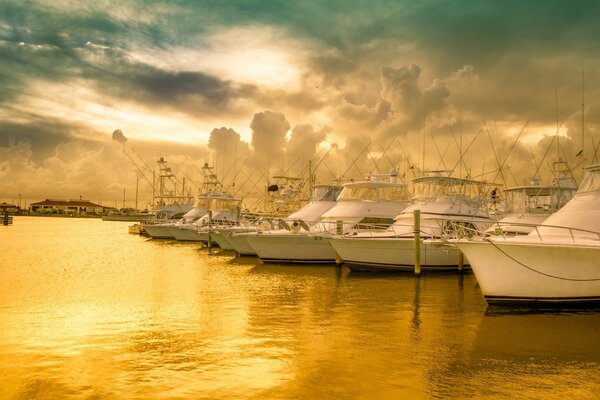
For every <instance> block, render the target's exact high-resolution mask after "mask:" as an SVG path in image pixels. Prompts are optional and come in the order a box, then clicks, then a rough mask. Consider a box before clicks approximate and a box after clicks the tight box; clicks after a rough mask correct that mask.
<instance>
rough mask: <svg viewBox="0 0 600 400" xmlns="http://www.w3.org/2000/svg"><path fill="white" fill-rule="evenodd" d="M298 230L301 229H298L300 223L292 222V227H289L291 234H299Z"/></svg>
mask: <svg viewBox="0 0 600 400" xmlns="http://www.w3.org/2000/svg"><path fill="white" fill-rule="evenodd" d="M300 229H301V227H300V223H299V222H298V221H294V222H293V223H292V225H291V226H290V231H291V232H292V233H298V232H300Z"/></svg>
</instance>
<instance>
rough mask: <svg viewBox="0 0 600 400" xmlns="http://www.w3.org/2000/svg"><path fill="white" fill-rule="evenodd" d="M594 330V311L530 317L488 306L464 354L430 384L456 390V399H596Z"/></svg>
mask: <svg viewBox="0 0 600 400" xmlns="http://www.w3.org/2000/svg"><path fill="white" fill-rule="evenodd" d="M598 327H600V310H599V309H590V310H569V309H565V310H558V309H552V310H548V311H536V312H531V311H530V310H527V309H523V310H519V309H515V308H497V307H496V306H492V307H491V308H488V309H487V310H486V312H485V314H484V315H483V317H482V318H481V320H480V322H479V324H478V325H477V327H475V332H476V333H475V335H474V340H473V343H472V345H471V348H470V350H469V351H468V352H466V353H465V354H462V355H460V356H459V357H457V358H456V361H455V362H454V363H452V364H451V365H448V366H447V368H446V369H444V370H443V372H440V373H439V374H438V375H437V376H436V377H435V380H437V381H438V384H440V385H442V387H445V386H451V387H454V388H460V389H459V391H458V393H459V396H458V397H461V396H460V393H461V391H462V392H464V396H465V397H468V396H470V395H473V394H474V393H476V397H482V398H495V397H496V396H498V394H499V393H503V395H502V397H507V398H511V397H513V396H516V397H517V398H544V399H564V398H578V399H593V398H598V396H599V395H600V381H599V380H598V376H599V374H600V364H599V363H600V335H598V334H597V332H598ZM592 332H595V333H592ZM456 393H457V392H455V394H456ZM469 393H470V395H469ZM509 393H512V395H507V394H509ZM505 395H506V396H505Z"/></svg>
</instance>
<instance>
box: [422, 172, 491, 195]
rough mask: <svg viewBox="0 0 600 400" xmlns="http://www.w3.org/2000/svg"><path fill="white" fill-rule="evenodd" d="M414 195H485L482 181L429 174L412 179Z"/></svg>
mask: <svg viewBox="0 0 600 400" xmlns="http://www.w3.org/2000/svg"><path fill="white" fill-rule="evenodd" d="M413 183H414V191H415V193H416V195H415V197H416V198H418V199H422V200H424V199H436V198H439V197H442V196H463V197H466V198H470V199H475V198H481V197H485V186H486V184H485V183H484V182H479V181H474V180H470V179H460V178H452V177H442V176H431V177H423V178H417V179H414V180H413Z"/></svg>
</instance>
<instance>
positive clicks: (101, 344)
mask: <svg viewBox="0 0 600 400" xmlns="http://www.w3.org/2000/svg"><path fill="white" fill-rule="evenodd" d="M16 218H20V219H19V221H18V223H16V224H15V225H13V226H11V227H4V228H5V229H0V252H2V254H4V255H5V256H6V257H5V258H3V259H2V268H0V399H30V398H44V399H54V398H76V399H80V398H82V399H86V398H98V399H131V398H135V399H156V398H162V399H164V398H169V399H170V398H178V399H201V398H204V399H206V398H208V399H256V398H261V399H262V398H264V399H274V398H284V399H287V398H293V399H297V398H302V399H304V398H306V399H313V398H341V399H362V398H383V399H386V398H387V399H396V398H411V399H412V398H416V399H421V398H443V397H449V398H460V399H462V398H490V399H491V398H499V397H502V398H523V397H528V398H543V399H546V398H561V399H562V398H593V397H594V395H596V397H597V394H598V393H599V389H600V388H599V387H598V379H597V377H598V376H600V360H599V356H598V349H599V348H600V346H599V343H598V327H599V326H600V313H598V312H593V313H592V312H589V313H568V312H567V313H550V314H511V313H509V314H498V313H496V314H494V313H491V312H490V310H491V309H490V308H488V309H487V311H486V303H485V300H484V298H483V297H482V296H481V292H480V290H479V288H478V287H477V285H476V281H475V277H474V275H471V274H465V275H454V274H437V275H436V274H424V275H422V276H421V278H420V279H415V278H414V276H412V275H410V274H404V275H392V276H390V275H380V274H373V273H368V274H365V273H360V272H355V271H349V270H348V269H346V268H339V267H335V266H315V265H306V266H302V267H298V266H296V267H293V266H285V265H281V264H273V265H262V264H260V260H258V259H257V258H248V257H240V258H231V256H230V255H220V254H219V253H216V254H213V255H209V254H208V252H207V251H204V250H200V249H198V246H197V245H196V244H194V243H185V242H173V241H157V240H149V239H146V238H144V237H141V236H134V235H128V234H127V233H126V230H125V227H126V226H127V224H128V223H127V222H114V223H110V224H107V223H105V222H104V223H103V222H102V221H100V220H99V219H85V220H84V219H70V218H43V217H16ZM530 388H535V389H530Z"/></svg>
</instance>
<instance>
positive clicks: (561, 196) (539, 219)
mask: <svg viewBox="0 0 600 400" xmlns="http://www.w3.org/2000/svg"><path fill="white" fill-rule="evenodd" d="M553 167H554V181H553V184H552V185H542V183H541V179H539V178H532V179H531V180H530V182H529V185H523V186H513V187H509V188H506V189H504V206H503V210H502V211H503V212H504V216H503V217H502V218H501V219H500V220H499V221H497V222H495V223H494V225H492V226H491V227H490V228H488V230H487V232H488V233H491V234H500V235H511V234H513V235H526V234H528V233H530V232H531V231H532V229H533V227H534V226H535V225H537V224H541V223H543V222H544V221H545V220H546V218H548V217H549V216H550V215H552V214H553V213H555V212H556V211H558V210H560V209H561V208H562V207H563V206H564V205H565V204H567V202H568V201H569V200H571V199H572V198H573V196H574V195H575V192H576V191H577V184H576V183H575V179H574V178H573V175H572V174H571V171H570V169H569V168H568V166H567V163H566V162H565V161H564V160H562V159H558V160H557V161H556V162H554V166H553ZM491 207H493V209H490V212H496V211H497V210H496V209H495V208H496V204H492V205H491Z"/></svg>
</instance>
